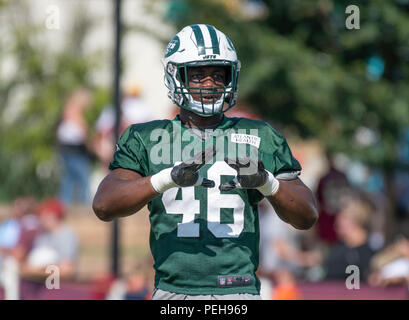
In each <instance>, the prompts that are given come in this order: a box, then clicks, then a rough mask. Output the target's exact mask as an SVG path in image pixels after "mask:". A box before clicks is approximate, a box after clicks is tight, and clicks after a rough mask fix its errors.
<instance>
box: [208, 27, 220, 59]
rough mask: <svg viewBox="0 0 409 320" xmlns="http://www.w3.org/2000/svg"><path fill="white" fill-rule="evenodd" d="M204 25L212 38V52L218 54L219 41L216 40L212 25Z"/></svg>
mask: <svg viewBox="0 0 409 320" xmlns="http://www.w3.org/2000/svg"><path fill="white" fill-rule="evenodd" d="M206 26H207V30H209V34H210V38H211V39H212V48H213V54H220V48H219V41H218V40H217V34H216V30H215V29H214V27H213V26H209V25H208V24H207V25H206Z"/></svg>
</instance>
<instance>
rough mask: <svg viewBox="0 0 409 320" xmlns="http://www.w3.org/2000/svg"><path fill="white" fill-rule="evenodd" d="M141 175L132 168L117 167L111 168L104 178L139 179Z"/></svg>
mask: <svg viewBox="0 0 409 320" xmlns="http://www.w3.org/2000/svg"><path fill="white" fill-rule="evenodd" d="M142 177H143V176H142V175H141V174H140V173H139V172H136V171H134V170H129V169H123V168H117V169H114V170H112V171H111V172H110V173H109V174H108V175H107V176H106V178H105V179H107V180H111V179H114V180H136V179H140V178H142Z"/></svg>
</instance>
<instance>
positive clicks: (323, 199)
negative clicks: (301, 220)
mask: <svg viewBox="0 0 409 320" xmlns="http://www.w3.org/2000/svg"><path fill="white" fill-rule="evenodd" d="M326 157H327V161H328V171H327V173H326V174H325V175H324V176H322V177H321V178H320V180H319V182H318V187H317V191H316V198H317V201H318V210H319V218H318V221H317V223H316V230H317V235H318V238H319V240H321V241H322V242H324V243H325V244H327V245H333V244H335V243H336V242H337V241H338V236H337V233H336V231H335V219H336V215H337V214H338V212H340V211H341V204H340V202H339V199H341V196H342V194H344V193H345V192H346V191H347V190H348V188H349V182H348V179H347V176H346V174H345V173H343V172H341V171H340V170H338V169H337V168H335V165H334V162H333V156H332V155H330V154H329V153H326Z"/></svg>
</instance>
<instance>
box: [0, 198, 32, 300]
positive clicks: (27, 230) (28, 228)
mask: <svg viewBox="0 0 409 320" xmlns="http://www.w3.org/2000/svg"><path fill="white" fill-rule="evenodd" d="M34 205H35V200H34V198H32V197H19V198H16V199H15V200H14V202H13V207H12V215H11V217H10V218H9V219H7V220H5V221H4V222H3V223H2V224H1V225H0V286H2V287H3V288H4V292H5V298H6V299H8V300H9V299H13V300H15V299H18V298H19V297H20V293H19V278H18V273H19V263H20V262H21V261H22V260H23V259H24V258H25V256H26V254H27V252H28V250H29V249H30V243H31V242H32V240H33V238H34V236H35V234H36V231H37V230H38V227H39V225H38V222H37V219H36V217H35V215H34V214H33V208H34ZM30 239H31V242H30Z"/></svg>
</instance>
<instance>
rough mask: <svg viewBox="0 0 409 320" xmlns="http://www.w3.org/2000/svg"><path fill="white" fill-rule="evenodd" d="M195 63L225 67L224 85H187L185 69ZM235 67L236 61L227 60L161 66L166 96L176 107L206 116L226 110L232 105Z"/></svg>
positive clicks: (235, 99)
mask: <svg viewBox="0 0 409 320" xmlns="http://www.w3.org/2000/svg"><path fill="white" fill-rule="evenodd" d="M199 66H223V67H225V69H226V81H225V82H226V84H225V85H217V86H212V87H191V86H189V81H188V68H189V67H199ZM239 70H240V63H239V62H234V61H227V60H212V61H192V62H185V63H174V62H169V63H168V64H167V66H166V68H165V84H166V85H167V87H168V89H169V97H170V98H171V99H172V101H173V102H174V103H176V104H177V105H178V106H179V107H181V108H184V109H188V110H190V111H193V112H195V113H197V114H199V115H201V116H205V117H207V116H212V115H214V114H218V113H223V112H226V111H227V110H229V109H230V108H232V107H233V106H234V105H235V104H236V102H237V81H238V74H239ZM209 100H211V101H209Z"/></svg>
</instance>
